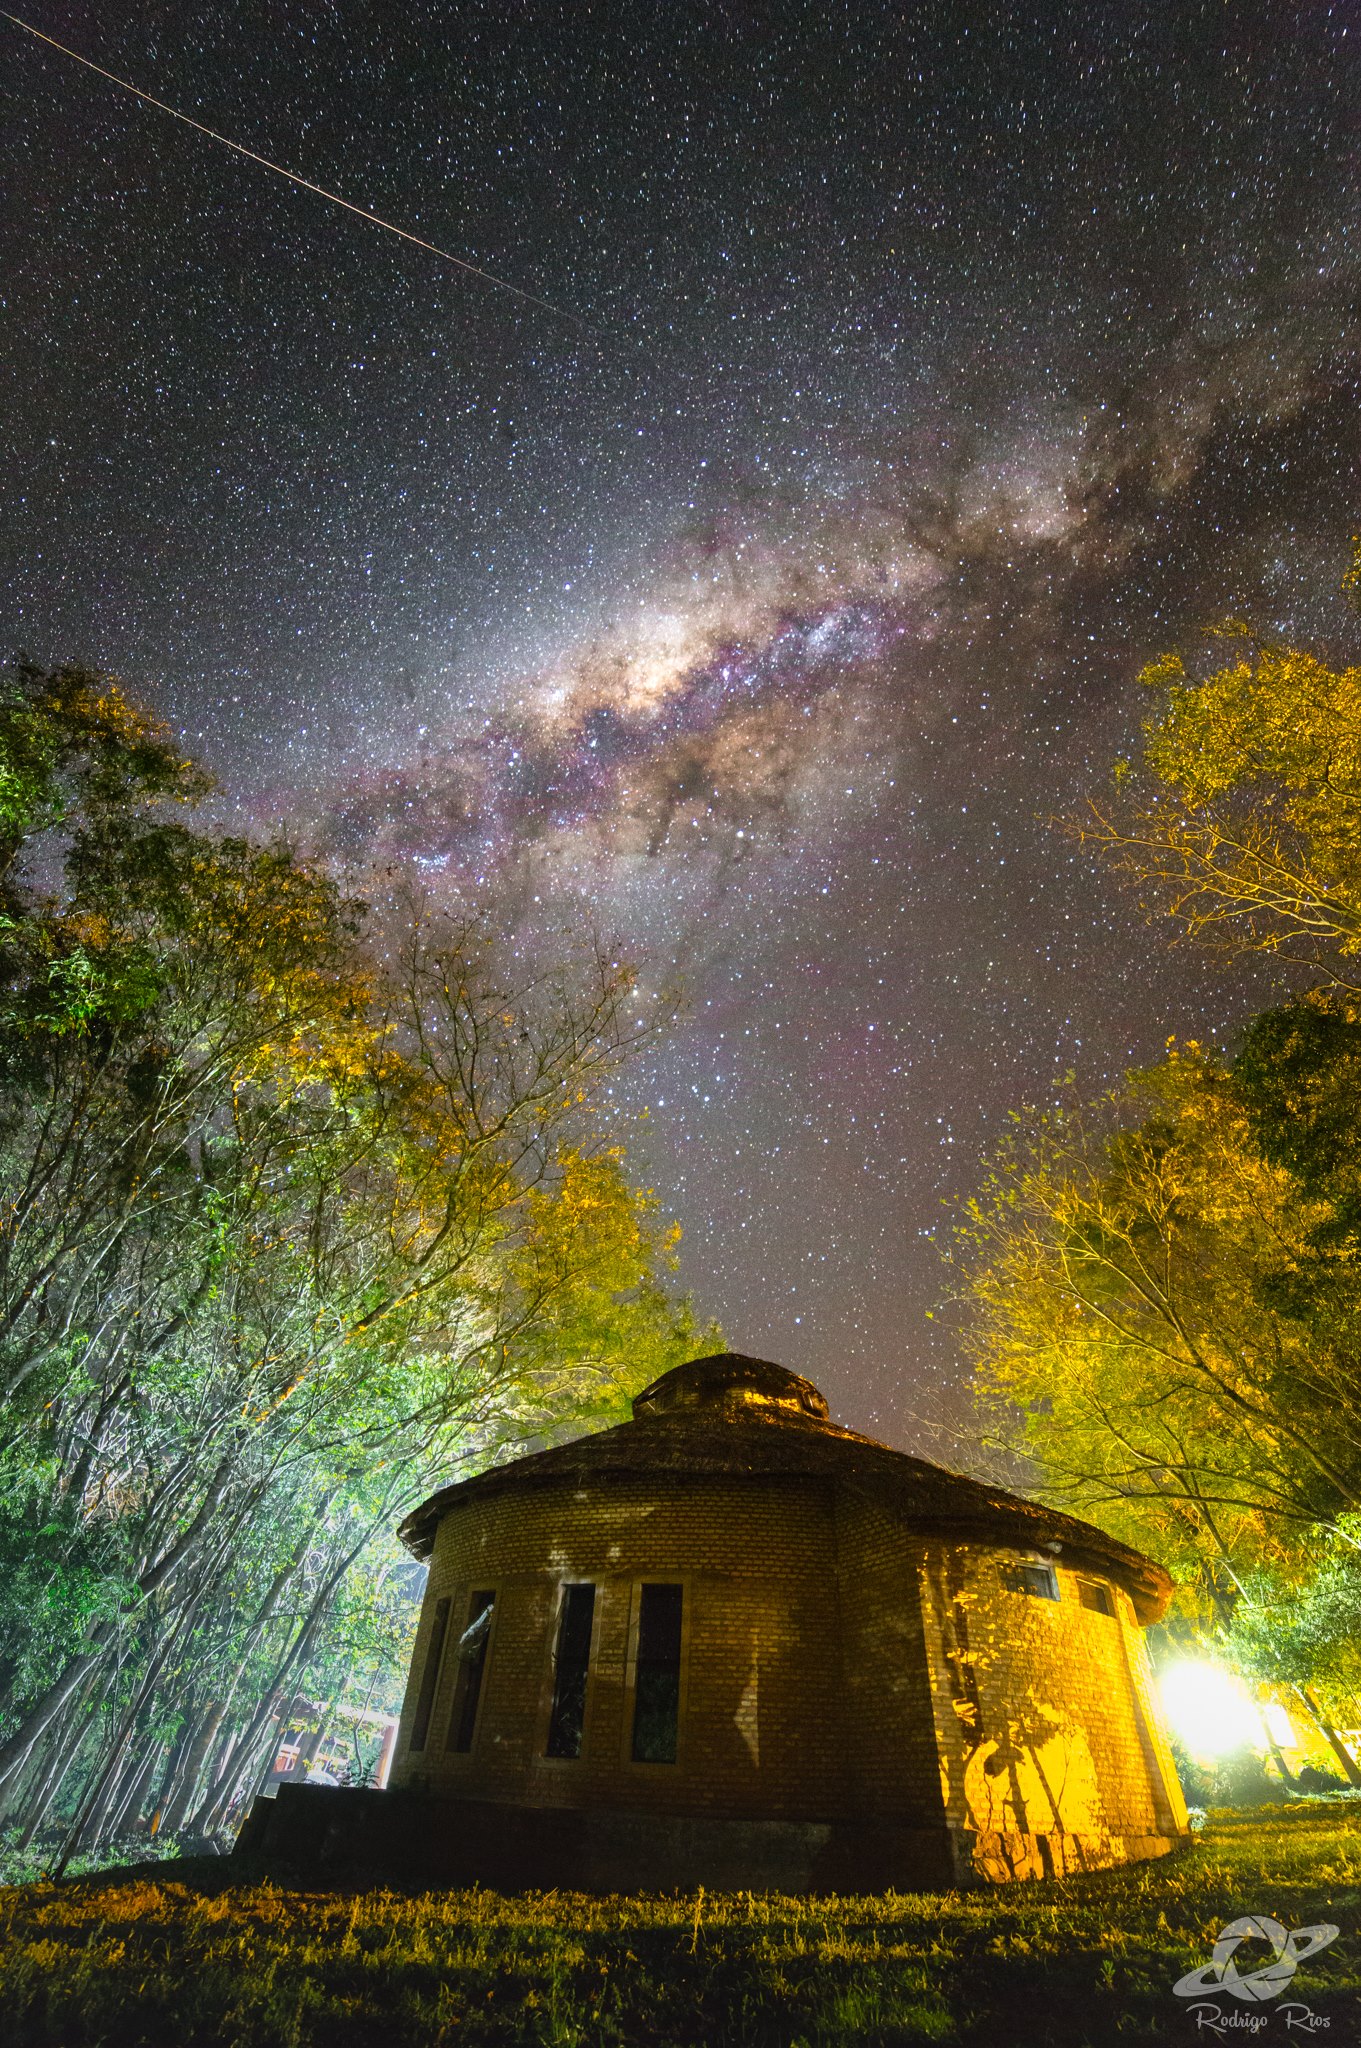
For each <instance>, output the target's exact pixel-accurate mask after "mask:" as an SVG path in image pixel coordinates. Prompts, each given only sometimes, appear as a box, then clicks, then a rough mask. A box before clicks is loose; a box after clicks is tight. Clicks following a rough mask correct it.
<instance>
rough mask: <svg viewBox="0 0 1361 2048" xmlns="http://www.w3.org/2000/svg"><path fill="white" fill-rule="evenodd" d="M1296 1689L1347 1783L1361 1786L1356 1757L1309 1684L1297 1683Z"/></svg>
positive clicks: (1360, 1771) (1360, 1770) (1360, 1773)
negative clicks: (1320, 1704) (1339, 1765)
mask: <svg viewBox="0 0 1361 2048" xmlns="http://www.w3.org/2000/svg"><path fill="white" fill-rule="evenodd" d="M1295 1691H1296V1692H1297V1693H1298V1694H1299V1696H1300V1698H1301V1699H1302V1700H1303V1701H1304V1704H1305V1706H1306V1707H1307V1708H1308V1709H1309V1712H1310V1714H1311V1715H1312V1716H1313V1719H1314V1721H1315V1723H1316V1724H1317V1726H1318V1729H1319V1732H1320V1734H1321V1735H1322V1737H1323V1739H1324V1741H1325V1742H1326V1743H1327V1745H1328V1747H1329V1749H1331V1751H1332V1752H1333V1755H1334V1756H1335V1757H1336V1758H1337V1760H1338V1762H1339V1763H1340V1764H1341V1766H1342V1769H1343V1773H1344V1775H1345V1777H1346V1780H1347V1783H1348V1784H1349V1785H1358V1786H1361V1769H1358V1768H1357V1762H1356V1758H1355V1757H1354V1756H1353V1755H1352V1753H1351V1751H1350V1750H1349V1749H1348V1747H1347V1745H1346V1743H1345V1742H1344V1741H1343V1740H1342V1737H1341V1736H1340V1735H1339V1734H1338V1732H1337V1730H1336V1729H1335V1728H1334V1727H1333V1725H1332V1722H1331V1721H1330V1720H1329V1719H1328V1717H1327V1715H1326V1714H1325V1713H1324V1711H1323V1709H1322V1708H1321V1707H1320V1706H1319V1704H1318V1701H1317V1700H1316V1699H1315V1698H1314V1696H1313V1694H1312V1693H1311V1692H1310V1690H1309V1688H1308V1686H1307V1685H1297V1686H1296V1687H1295Z"/></svg>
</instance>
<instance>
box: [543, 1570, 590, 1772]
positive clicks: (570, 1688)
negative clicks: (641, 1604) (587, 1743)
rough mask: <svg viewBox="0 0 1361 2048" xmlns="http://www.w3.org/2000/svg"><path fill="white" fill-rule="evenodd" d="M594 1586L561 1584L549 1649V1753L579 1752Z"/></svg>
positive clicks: (575, 1753)
mask: <svg viewBox="0 0 1361 2048" xmlns="http://www.w3.org/2000/svg"><path fill="white" fill-rule="evenodd" d="M594 1615H595V1587H594V1586H564V1587H563V1589H562V1606H561V1607H560V1608H559V1610H558V1640H557V1645H556V1648H555V1650H554V1653H553V1711H552V1713H551V1715H550V1716H549V1720H548V1754H549V1756H580V1755H581V1736H582V1730H583V1729H584V1727H585V1725H586V1675H587V1672H588V1671H589V1669H590V1664H591V1622H592V1620H593V1618H594Z"/></svg>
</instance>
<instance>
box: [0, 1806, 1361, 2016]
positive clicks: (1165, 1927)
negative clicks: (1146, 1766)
mask: <svg viewBox="0 0 1361 2048" xmlns="http://www.w3.org/2000/svg"><path fill="white" fill-rule="evenodd" d="M1243 1913H1267V1914H1271V1915H1273V1916H1274V1917H1275V1918H1276V1919H1278V1920H1281V1921H1283V1922H1284V1923H1285V1924H1286V1925H1287V1926H1288V1927H1297V1926H1301V1925H1308V1924H1311V1923H1314V1922H1317V1921H1321V1920H1323V1921H1332V1922H1335V1923H1336V1924H1337V1925H1339V1926H1340V1927H1341V1929H1342V1933H1341V1938H1340V1939H1339V1940H1338V1941H1337V1942H1335V1943H1334V1944H1333V1946H1332V1947H1331V1948H1329V1949H1327V1950H1326V1951H1324V1952H1322V1953H1320V1954H1319V1955H1318V1956H1317V1958H1316V1959H1314V1960H1312V1961H1310V1962H1308V1963H1306V1964H1304V1965H1303V1967H1302V1968H1301V1970H1300V1973H1299V1976H1298V1977H1297V1978H1296V1980H1295V1984H1294V1986H1293V1988H1292V1992H1291V1993H1290V1994H1289V1996H1291V1997H1293V1999H1294V2000H1295V2001H1296V2004H1297V2006H1298V2005H1299V2004H1307V2005H1308V2006H1309V2007H1310V2008H1311V2009H1312V2011H1313V2012H1314V2013H1315V2014H1316V2015H1318V2016H1320V2018H1321V2019H1326V2020H1327V2021H1328V2025H1327V2027H1326V2029H1325V2028H1319V2029H1318V2031H1316V2032H1315V2033H1314V2034H1313V2035H1312V2038H1314V2039H1317V2040H1324V2041H1327V2042H1328V2043H1329V2044H1330V2048H1341V2044H1343V2043H1347V2044H1351V2043H1356V2042H1361V1809H1358V1807H1357V1806H1356V1805H1355V1804H1351V1805H1345V1804H1337V1805H1326V1804H1320V1805H1313V1806H1309V1807H1306V1808H1293V1809H1291V1808H1285V1809H1282V1808H1276V1809H1270V1810H1267V1811H1266V1812H1258V1813H1254V1814H1251V1815H1237V1816H1231V1815H1228V1814H1221V1815H1218V1816H1212V1817H1211V1821H1210V1824H1209V1825H1208V1826H1207V1828H1206V1830H1205V1832H1204V1833H1203V1834H1202V1835H1201V1836H1199V1837H1198V1839H1197V1840H1196V1842H1195V1845H1194V1846H1193V1847H1192V1848H1191V1849H1190V1850H1189V1851H1188V1852H1187V1853H1186V1854H1185V1855H1183V1856H1180V1857H1177V1858H1170V1859H1168V1860H1166V1861H1164V1862H1161V1863H1152V1864H1142V1865H1138V1866H1134V1867H1131V1868H1129V1869H1126V1870H1122V1871H1112V1872H1105V1873H1101V1874H1097V1875H1093V1876H1090V1877H1084V1878H1073V1879H1068V1880H1064V1881H1054V1882H1049V1883H1046V1884H1030V1885H1015V1886H1011V1887H1008V1888H1005V1889H996V1890H989V1891H985V1892H967V1893H955V1894H943V1895H932V1896H920V1895H906V1896H905V1895H890V1896H888V1897H876V1898H844V1897H843V1898H835V1899H796V1898H782V1897H776V1896H773V1895H768V1894H761V1893H758V1894H756V1895H755V1896H752V1895H749V1894H747V1893H744V1892H743V1893H736V1894H733V1893H727V1894H724V1895H722V1896H719V1897H713V1898H710V1897H706V1896H704V1895H703V1894H701V1895H700V1896H699V1897H698V1898H696V1897H694V1896H690V1897H688V1898H686V1897H675V1896H671V1897H614V1898H588V1897H584V1896H582V1895H580V1894H566V1893H539V1894H533V1895H530V1896H526V1897H502V1896H500V1895H498V1894H495V1893H491V1892H483V1891H472V1892H424V1893H418V1894H415V1895H412V1896H405V1895H403V1894H401V1893H396V1892H391V1891H354V1890H351V1891H348V1892H324V1891H306V1890H301V1889H296V1888H288V1889H280V1888H279V1887H277V1886H275V1885H272V1884H267V1883H258V1882H242V1880H241V1878H240V1876H239V1874H238V1873H237V1872H236V1871H235V1869H234V1868H233V1866H231V1865H230V1864H223V1863H220V1862H219V1863H212V1862H202V1863H194V1864H190V1863H181V1864H176V1865H162V1866H160V1867H159V1868H152V1867H147V1868H143V1869H132V1870H125V1871H114V1872H107V1873H105V1874H104V1875H103V1876H85V1877H81V1878H78V1879H75V1880H68V1881H67V1882H66V1883H64V1884H60V1885H50V1884H49V1885H44V1884H37V1885H26V1886H16V1887H13V1888H11V1889H8V1890H5V1891H3V1892H0V1935H2V1937H3V1952H2V1955H0V2016H2V2017H0V2035H2V2036H3V2039H4V2041H5V2043H6V2044H7V2048H38V2044H42V2048H49V2044H51V2048H201V2044H202V2048H208V2044H212V2048H408V2044H410V2048H454V2044H459V2048H492V2044H495V2048H540V2044H543V2048H577V2044H582V2048H624V2044H628V2048H632V2044H634V2043H637V2044H640V2048H641V2044H644V2043H646V2044H648V2048H653V2044H657V2048H697V2044H709V2043H713V2044H715V2048H841V2044H844V2043H849V2042H856V2043H869V2044H876V2048H889V2044H893V2048H897V2044H907V2043H917V2042H922V2043H945V2044H951V2048H984V2044H986V2048H1121V2044H1124V2043H1126V2042H1129V2043H1134V2042H1141V2041H1157V2042H1162V2041H1180V2042H1187V2043H1189V2042H1191V2041H1201V2042H1205V2041H1210V2040H1213V2039H1214V2038H1215V2036H1214V2035H1213V2034H1211V2033H1208V2032H1206V2031H1204V2030H1203V2029H1198V2027H1197V2023H1196V2020H1195V2018H1194V2017H1193V2016H1192V2014H1191V2013H1190V2012H1189V2011H1188V2010H1187V2008H1186V2005H1185V2002H1184V2001H1182V2000H1180V1999H1177V1998H1175V1997H1174V1996H1173V1994H1172V1985H1173V1983H1174V1982H1175V1981H1176V1979H1177V1978H1178V1977H1179V1976H1180V1975H1182V1973H1183V1972H1184V1971H1186V1970H1188V1969H1191V1968H1192V1967H1194V1966H1195V1965H1196V1964H1198V1963H1201V1962H1204V1961H1207V1960H1208V1957H1209V1949H1210V1943H1211V1941H1212V1940H1213V1939H1214V1936H1215V1935H1216V1934H1217V1933H1218V1931H1219V1929H1220V1927H1221V1926H1222V1925H1223V1924H1224V1923H1225V1922H1226V1921H1228V1920H1232V1919H1235V1918H1236V1917H1238V1916H1239V1915H1240V1914H1243ZM1265 1959H1266V1957H1265V1953H1263V1956H1262V1960H1265ZM1244 1967H1246V1964H1245V1965H1244ZM1221 2003H1222V2004H1223V2006H1224V2008H1225V2010H1226V2012H1227V2011H1230V2010H1232V2011H1234V2012H1235V2013H1236V2016H1237V2018H1238V2020H1239V2022H1240V2024H1239V2025H1238V2026H1235V2027H1233V2028H1232V2029H1231V2030H1229V2031H1228V2032H1226V2033H1225V2034H1224V2035H1223V2036H1222V2038H1224V2039H1230V2040H1240V2039H1241V2040H1256V2041H1262V2042H1266V2043H1270V2042H1273V2041H1278V2042H1284V2041H1287V2040H1290V2041H1293V2040H1296V2039H1298V2038H1301V2035H1300V2031H1299V2027H1298V2025H1297V2026H1296V2027H1295V2028H1294V2029H1291V2028H1288V2027H1287V2026H1286V2024H1285V2016H1284V2015H1283V2014H1282V2012H1281V2011H1280V2008H1279V2007H1278V2006H1277V2007H1272V2006H1264V2007H1256V2006H1243V2005H1239V2004H1238V2003H1237V2002H1236V2001H1234V2000H1232V1999H1228V1998H1225V1999H1223V2000H1222V2001H1221ZM1250 2017H1251V2018H1254V2019H1255V2020H1256V2021H1258V2022H1259V2024H1260V2031H1259V2032H1256V2033H1249V2032H1248V2031H1247V2029H1246V2028H1245V2027H1243V2026H1242V2024H1241V2023H1242V2022H1245V2021H1247V2020H1248V2019H1249V2018H1250ZM1308 2037H1309V2036H1305V2038H1308Z"/></svg>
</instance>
